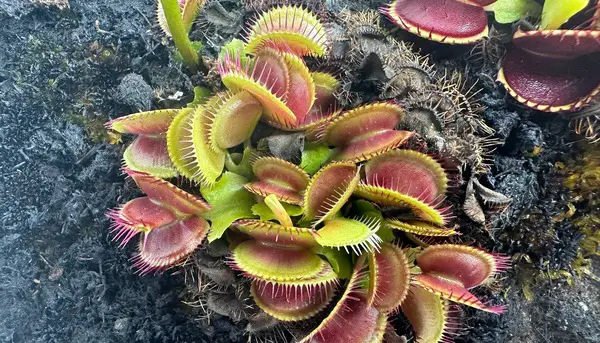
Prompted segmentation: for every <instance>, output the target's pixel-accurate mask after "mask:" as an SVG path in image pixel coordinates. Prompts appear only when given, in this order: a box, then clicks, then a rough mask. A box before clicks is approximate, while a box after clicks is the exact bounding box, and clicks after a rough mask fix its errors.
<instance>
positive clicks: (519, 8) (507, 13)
mask: <svg viewBox="0 0 600 343" xmlns="http://www.w3.org/2000/svg"><path fill="white" fill-rule="evenodd" d="M493 8H494V18H495V19H496V21H497V22H499V23H501V24H508V23H512V22H515V21H517V20H519V19H523V18H525V17H528V16H531V17H539V16H540V14H541V13H542V6H541V5H540V4H538V3H537V2H535V0H498V1H496V2H495V3H494V7H493Z"/></svg>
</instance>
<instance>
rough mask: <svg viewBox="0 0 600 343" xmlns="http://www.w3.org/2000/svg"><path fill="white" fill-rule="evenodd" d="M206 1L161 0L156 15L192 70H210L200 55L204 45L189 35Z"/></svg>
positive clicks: (184, 61) (162, 27)
mask: <svg viewBox="0 0 600 343" xmlns="http://www.w3.org/2000/svg"><path fill="white" fill-rule="evenodd" d="M204 2H205V0H159V1H158V5H157V6H158V8H157V12H156V15H157V18H158V23H159V25H160V27H161V29H162V30H163V32H164V33H165V34H166V35H167V36H170V37H171V38H173V42H174V43H175V46H176V47H177V50H178V51H179V53H180V54H181V58H182V59H183V63H184V64H185V65H186V66H187V67H188V68H189V69H190V71H192V72H196V71H201V72H206V71H207V70H208V69H207V68H206V66H205V65H204V62H203V61H202V58H201V57H200V56H199V55H198V51H199V50H201V49H202V45H201V44H199V43H197V42H192V41H190V38H189V37H188V33H189V31H190V29H191V27H192V24H193V22H194V19H196V15H197V14H198V11H199V10H200V8H201V7H202V6H203V5H204Z"/></svg>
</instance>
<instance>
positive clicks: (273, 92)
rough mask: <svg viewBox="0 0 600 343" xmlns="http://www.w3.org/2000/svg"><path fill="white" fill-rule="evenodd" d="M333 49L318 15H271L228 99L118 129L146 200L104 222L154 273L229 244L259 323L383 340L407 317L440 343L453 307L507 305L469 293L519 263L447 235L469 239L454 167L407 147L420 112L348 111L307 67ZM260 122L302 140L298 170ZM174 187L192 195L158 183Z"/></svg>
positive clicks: (340, 338)
mask: <svg viewBox="0 0 600 343" xmlns="http://www.w3.org/2000/svg"><path fill="white" fill-rule="evenodd" d="M171 32H173V31H171ZM327 42H328V39H327V36H326V34H325V30H324V29H323V25H322V24H321V22H320V20H319V18H317V17H316V16H315V15H313V14H312V13H310V12H309V11H307V10H305V9H304V8H302V7H299V6H279V7H275V8H273V9H271V10H269V11H266V12H263V13H261V14H260V15H259V16H258V18H257V19H255V20H254V21H253V23H252V24H251V25H250V29H249V30H248V35H247V37H246V39H245V41H235V42H234V43H232V44H229V45H227V46H225V47H224V49H223V51H222V53H221V54H220V57H219V60H218V62H217V70H218V73H219V75H220V76H221V79H222V81H223V84H224V85H225V87H226V88H227V90H218V91H217V92H215V94H214V95H212V96H210V97H208V98H207V99H206V100H205V101H194V102H192V103H191V104H190V105H189V106H188V107H186V108H182V109H170V110H158V111H151V112H143V113H138V114H132V115H129V116H126V117H123V118H119V119H115V120H113V121H110V122H109V123H107V126H108V127H109V128H111V129H112V130H115V131H118V132H121V133H130V134H137V135H139V136H138V138H136V139H135V140H134V141H133V143H132V144H131V145H130V146H129V147H128V148H127V149H126V151H125V154H124V158H123V163H124V167H125V169H124V170H125V172H126V173H127V174H128V175H129V176H130V177H131V178H132V179H133V180H134V181H135V182H136V183H137V185H138V187H139V188H140V189H141V190H142V191H143V192H144V193H145V194H146V196H145V197H141V198H137V199H134V200H131V201H130V202H128V203H127V204H125V205H124V206H122V207H120V208H117V209H115V210H113V211H110V212H109V214H108V216H109V217H110V218H111V219H112V220H113V227H114V231H115V232H116V234H115V240H120V241H121V243H120V245H121V246H123V245H125V244H127V242H129V241H130V240H131V239H132V238H133V237H134V236H136V235H138V234H140V236H141V237H140V242H139V245H138V254H137V257H136V264H135V267H136V268H137V269H138V270H139V271H140V273H144V274H145V273H149V272H153V271H164V270H166V269H169V268H173V267H175V266H177V265H181V264H184V263H185V261H186V259H188V258H190V257H192V256H193V255H194V254H201V253H203V251H204V250H203V249H199V250H200V251H197V252H195V251H196V250H197V248H198V247H201V246H203V245H204V244H205V243H204V241H205V240H208V242H209V243H212V244H216V243H223V245H224V246H225V247H227V249H228V250H229V252H230V253H229V254H228V256H227V259H226V264H227V265H228V266H229V267H231V269H233V270H235V271H238V272H239V273H238V274H239V275H238V276H237V279H240V280H246V282H244V281H242V282H240V285H241V286H240V287H242V288H244V289H245V291H242V292H241V294H243V293H249V294H250V296H251V299H252V300H251V301H250V303H251V305H252V306H250V307H249V308H248V309H246V310H249V311H253V312H252V316H250V315H248V318H256V316H257V315H260V314H263V315H265V316H268V317H269V318H273V320H274V322H275V323H276V324H274V325H278V326H277V327H279V328H285V329H288V330H289V331H290V332H294V333H295V335H298V337H296V338H297V341H299V342H323V343H324V342H328V343H336V342H344V343H375V342H382V341H383V338H384V334H385V333H386V331H388V332H389V331H390V330H394V329H393V327H392V326H391V324H390V320H391V318H393V316H395V315H397V314H398V313H400V312H403V313H404V314H405V316H406V318H407V319H408V320H409V321H410V322H411V324H412V326H413V331H414V333H415V337H416V339H417V342H422V343H429V342H445V341H447V340H448V335H450V334H452V332H453V331H452V330H454V329H455V327H456V324H455V319H454V318H453V314H452V311H451V310H450V306H449V305H448V301H453V302H457V303H461V304H464V305H467V306H472V307H475V308H478V309H481V310H484V311H488V312H491V313H501V312H502V311H503V309H504V308H503V306H493V305H489V304H487V303H486V302H484V301H482V300H480V299H478V298H477V297H476V296H475V295H473V294H472V293H470V291H469V290H470V289H472V288H474V287H477V286H479V285H481V284H482V283H483V282H485V281H487V280H489V279H490V278H491V277H493V276H494V275H495V274H497V273H499V272H501V271H503V270H505V269H506V268H507V267H508V260H507V258H506V257H503V256H500V255H495V254H491V253H488V252H485V251H482V250H480V249H477V248H473V247H469V246H466V245H458V244H447V243H445V242H444V241H443V239H444V238H445V237H449V236H455V235H458V231H457V230H456V228H450V227H448V226H449V225H450V221H451V219H452V210H451V208H450V207H449V206H448V205H445V196H446V192H447V188H448V177H447V172H446V170H445V169H444V168H443V167H442V166H441V164H440V163H439V162H438V161H437V160H436V159H434V158H432V157H431V156H429V155H427V154H425V153H421V152H417V151H413V150H410V149H408V148H409V144H408V142H409V141H410V140H411V139H412V138H413V137H415V136H417V135H418V134H417V133H415V132H413V131H408V130H398V129H397V127H398V125H399V124H400V123H401V121H402V120H403V119H404V118H405V117H406V116H409V115H410V114H409V113H406V111H405V109H404V108H403V107H402V106H400V105H399V104H397V103H396V102H393V101H390V102H376V103H372V104H365V105H362V106H358V107H355V108H352V109H349V110H345V111H343V110H340V109H338V107H339V106H338V105H337V104H336V97H335V93H336V91H338V89H339V87H340V82H339V81H338V80H337V79H336V77H335V76H334V75H331V74H328V73H325V72H322V71H311V70H310V69H309V67H308V66H307V64H306V63H305V61H304V59H303V57H305V56H313V57H319V56H323V55H325V54H326V53H327V49H328V44H327ZM259 122H262V123H261V124H259ZM265 124H266V125H269V126H272V127H275V128H277V129H279V130H283V131H299V132H305V133H306V135H305V138H306V140H307V143H306V148H305V150H304V152H303V156H302V161H298V162H300V163H299V165H298V164H295V163H292V162H290V161H286V160H283V159H281V158H278V157H276V156H270V155H268V154H264V153H261V152H259V151H258V150H257V149H256V148H255V147H253V146H252V135H253V134H254V133H256V131H258V130H257V127H258V125H265ZM242 151H243V152H242ZM242 174H243V175H242ZM175 178H176V180H177V181H178V182H176V181H173V182H174V183H175V184H184V183H185V182H183V180H188V182H191V185H192V186H191V187H189V186H188V187H187V188H186V189H190V190H189V192H188V191H184V190H182V189H180V188H178V186H176V185H175V184H173V183H170V182H168V181H166V180H163V179H175ZM396 234H398V235H396ZM402 234H403V235H406V236H408V235H412V237H414V238H415V239H421V240H427V237H435V238H436V239H439V240H441V241H442V242H443V243H441V244H432V245H430V246H427V244H425V243H423V244H422V245H423V246H426V247H425V248H411V249H412V250H411V251H416V252H417V253H418V256H417V258H416V259H414V260H411V259H409V258H408V256H409V254H408V249H409V248H408V247H407V246H406V245H401V244H399V241H398V237H400V236H401V235H402ZM184 268H185V267H184ZM220 287H227V285H225V286H223V285H221V286H220ZM236 294H237V293H236ZM243 311H244V309H239V311H233V310H232V311H229V312H227V313H231V316H232V317H234V318H238V317H240V316H241V314H240V313H242V314H243V313H244V312H243ZM277 323H279V324H277ZM268 327H271V326H268ZM298 333H300V334H298Z"/></svg>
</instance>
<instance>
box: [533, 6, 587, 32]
mask: <svg viewBox="0 0 600 343" xmlns="http://www.w3.org/2000/svg"><path fill="white" fill-rule="evenodd" d="M588 3H589V0H546V1H545V2H544V9H543V10H542V22H541V23H540V29H541V30H556V29H558V28H560V27H561V26H562V24H564V23H566V22H567V21H568V20H569V19H570V18H571V17H572V16H574V15H575V14H577V13H579V12H580V11H581V10H582V9H584V8H585V7H586V6H587V5H588Z"/></svg>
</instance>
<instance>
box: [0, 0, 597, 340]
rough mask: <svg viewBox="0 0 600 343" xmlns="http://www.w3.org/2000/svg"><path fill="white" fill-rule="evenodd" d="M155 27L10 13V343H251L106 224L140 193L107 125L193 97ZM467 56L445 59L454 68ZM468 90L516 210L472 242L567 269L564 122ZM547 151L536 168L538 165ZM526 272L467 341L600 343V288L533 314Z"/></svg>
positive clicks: (51, 12) (78, 13) (149, 6)
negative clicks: (560, 170)
mask: <svg viewBox="0 0 600 343" xmlns="http://www.w3.org/2000/svg"><path fill="white" fill-rule="evenodd" d="M335 3H336V5H338V6H339V5H340V3H341V1H335ZM363 5H364V6H363ZM353 6H354V5H353ZM356 6H358V7H361V8H362V7H366V4H363V3H360V6H359V5H356ZM369 6H370V7H371V8H375V7H377V4H375V3H373V4H369ZM153 15H154V4H153V2H152V1H151V0H135V1H132V0H130V1H117V0H98V1H81V0H72V1H70V8H68V9H62V10H61V9H58V8H56V7H52V6H49V7H47V6H42V5H39V4H35V3H33V2H31V1H27V0H15V1H7V0H0V23H1V24H0V46H2V49H0V199H1V200H0V219H1V221H0V222H1V227H0V342H169V343H170V342H240V341H245V340H246V338H244V337H243V327H244V324H243V323H242V324H238V325H234V324H232V323H231V322H230V321H229V320H228V319H225V318H223V317H219V316H218V315H217V316H214V317H213V318H212V320H211V322H210V325H207V324H206V323H204V322H199V321H197V320H196V318H195V317H194V315H192V314H193V313H194V311H193V310H192V309H191V308H190V307H189V306H187V305H185V304H183V303H182V302H181V299H182V293H183V281H182V278H183V277H182V276H181V275H170V274H163V275H158V276H144V277H138V276H136V275H133V273H132V271H131V270H130V269H129V266H130V263H129V261H128V258H129V257H130V256H131V255H132V250H131V248H128V249H125V250H124V251H123V250H119V249H118V248H117V246H116V244H114V243H113V242H110V239H109V237H108V234H107V228H108V223H107V220H106V219H105V217H104V212H105V210H106V209H107V208H111V207H114V206H116V205H117V204H119V203H122V202H124V201H126V200H127V199H128V198H130V197H133V196H135V194H136V193H135V192H136V191H135V189H134V187H131V185H128V184H124V180H123V178H122V176H121V175H119V165H120V156H121V154H122V149H123V146H122V145H110V144H105V143H100V142H102V141H103V139H105V138H106V137H104V136H103V135H104V131H103V130H102V129H101V125H102V123H103V122H104V121H105V120H106V119H107V118H114V117H118V116H121V115H124V114H128V113H131V112H133V111H137V110H143V109H148V108H162V107H168V106H177V105H178V104H180V103H181V102H184V100H185V99H180V98H181V94H183V95H188V94H191V89H192V85H193V84H192V82H191V81H190V79H189V78H188V77H187V76H186V74H185V71H184V70H183V71H182V69H181V67H180V66H178V64H177V63H175V62H173V60H172V59H171V58H170V53H169V48H168V47H167V45H165V43H164V42H163V40H162V36H161V35H160V34H159V33H158V32H159V31H158V29H157V27H156V25H154V19H153ZM232 33H236V29H235V28H234V29H232ZM224 36H226V35H224ZM223 39H224V38H223V37H222V36H216V37H214V39H213V40H212V41H213V44H216V45H218V44H219V42H220V41H222V40H223ZM208 46H209V51H210V50H211V47H210V44H208ZM212 50H214V49H212ZM212 52H213V53H214V51H212ZM461 53H462V52H460V53H457V52H451V53H444V54H439V56H437V57H435V58H437V59H438V60H439V61H438V62H439V63H441V64H448V65H452V66H454V67H457V66H460V65H461V63H464V59H463V58H462V57H461V56H462V55H461ZM460 61H463V62H460ZM469 75H470V77H471V78H473V79H475V78H478V79H480V82H479V84H480V85H481V87H483V92H482V93H481V95H480V96H481V101H482V102H483V104H484V105H486V106H487V107H488V109H487V110H486V112H485V119H486V121H487V122H488V123H489V124H490V125H491V126H492V127H494V128H495V129H496V131H497V132H498V133H497V136H498V138H501V139H503V140H505V142H506V143H505V144H504V146H503V147H501V148H500V149H498V150H497V152H496V153H495V154H494V156H493V158H494V165H493V168H492V172H491V173H490V175H488V182H489V184H491V186H493V187H495V189H496V190H498V191H500V192H503V193H504V194H506V195H508V196H510V197H512V198H513V204H512V205H511V207H510V208H509V210H507V211H505V212H503V213H502V214H499V215H498V216H497V217H496V218H495V219H494V225H493V228H492V229H493V230H492V234H488V233H486V232H485V231H482V230H481V229H477V228H472V229H470V228H467V230H468V232H469V233H468V235H469V237H471V238H472V239H473V240H475V239H476V240H477V241H480V242H483V244H484V245H485V246H486V247H487V248H490V249H493V250H495V251H501V252H505V253H509V254H516V253H527V254H529V255H531V257H532V260H533V261H532V263H533V264H534V266H535V267H536V268H538V269H540V268H541V269H543V268H548V269H549V268H554V269H556V268H565V267H567V266H568V264H569V261H570V259H572V254H573V250H576V247H577V246H578V242H579V240H580V239H581V237H580V236H579V235H578V234H577V230H576V229H575V228H573V227H572V226H570V225H568V224H564V225H558V226H557V225H554V226H553V228H552V230H553V234H552V237H551V238H547V237H545V236H544V235H539V233H540V232H544V230H548V225H550V224H548V222H547V220H548V218H551V217H552V216H554V215H556V213H562V212H564V210H565V198H566V195H565V194H566V192H565V191H564V190H563V189H562V187H561V181H560V178H559V177H558V176H556V175H555V171H554V166H555V163H556V162H557V161H561V160H565V159H566V158H567V157H568V156H570V155H572V154H575V153H577V148H576V145H575V144H572V142H573V141H575V140H577V138H576V137H573V136H572V135H571V134H570V133H569V130H568V121H566V120H564V119H563V118H560V117H553V116H547V115H540V114H538V113H535V112H532V111H528V110H524V109H522V108H520V107H518V106H516V105H515V104H514V103H513V102H512V101H511V100H509V99H506V95H505V94H504V92H503V90H502V89H501V87H499V86H498V85H497V84H495V83H493V82H492V81H490V80H489V76H488V74H486V72H484V71H482V70H477V69H475V70H471V71H470V72H469ZM535 146H540V147H543V149H542V152H541V153H540V154H537V155H536V154H532V152H533V148H534V147H535ZM534 155H535V156H534ZM532 215H537V216H538V217H537V218H539V220H528V218H531V216H532ZM546 224H547V225H546ZM540 242H541V243H540ZM595 263H596V265H598V261H595ZM518 273H519V271H512V272H510V273H508V274H507V276H506V278H505V279H503V280H501V281H500V282H499V283H498V285H499V287H500V289H493V290H484V291H483V292H484V293H486V294H490V292H489V291H492V292H491V294H494V300H495V301H496V302H504V303H506V304H507V305H508V306H509V312H508V313H507V314H505V315H503V316H494V315H490V314H486V313H482V312H479V311H471V310H464V311H465V317H466V318H467V320H466V325H467V326H468V327H470V328H471V329H470V330H469V332H468V333H467V334H465V335H463V336H462V337H459V338H458V339H457V340H458V341H464V342H515V343H516V342H600V324H599V323H600V304H599V301H598V299H600V285H599V284H598V283H597V282H595V281H592V280H590V279H587V278H584V279H576V281H575V285H574V286H568V285H566V283H564V282H561V281H541V282H538V283H537V284H535V285H534V286H533V288H532V291H533V293H534V298H533V301H531V302H528V301H526V300H525V298H524V295H523V291H522V287H521V286H520V283H519V282H518V277H517V275H518Z"/></svg>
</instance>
